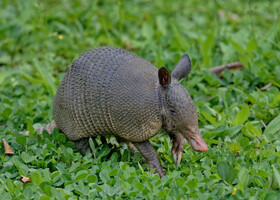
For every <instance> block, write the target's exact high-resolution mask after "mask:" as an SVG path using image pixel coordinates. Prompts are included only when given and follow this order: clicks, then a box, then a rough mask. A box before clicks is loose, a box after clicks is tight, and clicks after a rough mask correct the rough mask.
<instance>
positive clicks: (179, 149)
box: [169, 133, 185, 166]
mask: <svg viewBox="0 0 280 200" xmlns="http://www.w3.org/2000/svg"><path fill="white" fill-rule="evenodd" d="M169 136H170V139H171V142H172V143H173V146H172V150H171V153H172V155H173V157H174V162H175V163H177V166H179V165H180V163H181V159H182V154H183V150H184V145H185V139H184V137H183V136H182V135H181V134H179V133H177V134H172V133H171V134H169ZM177 156H178V157H177Z"/></svg>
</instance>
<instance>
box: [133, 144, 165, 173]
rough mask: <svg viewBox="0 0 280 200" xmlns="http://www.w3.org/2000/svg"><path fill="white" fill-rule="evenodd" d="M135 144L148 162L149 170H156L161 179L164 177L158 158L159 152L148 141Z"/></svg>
mask: <svg viewBox="0 0 280 200" xmlns="http://www.w3.org/2000/svg"><path fill="white" fill-rule="evenodd" d="M133 144H134V146H135V147H136V148H137V149H138V150H139V152H140V153H141V154H142V156H143V157H144V158H145V160H146V161H147V163H148V165H149V170H150V171H151V170H153V169H156V171H155V172H156V173H158V174H159V176H160V177H163V176H164V172H163V169H162V166H161V164H160V161H159V158H158V156H157V152H156V151H155V149H154V148H153V146H152V145H151V143H150V141H149V140H147V141H145V142H135V143H133Z"/></svg>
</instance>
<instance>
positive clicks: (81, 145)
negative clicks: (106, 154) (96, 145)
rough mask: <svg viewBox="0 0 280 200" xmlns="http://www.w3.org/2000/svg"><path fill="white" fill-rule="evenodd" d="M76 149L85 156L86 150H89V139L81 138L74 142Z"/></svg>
mask: <svg viewBox="0 0 280 200" xmlns="http://www.w3.org/2000/svg"><path fill="white" fill-rule="evenodd" d="M74 143H75V145H76V147H77V149H79V150H80V152H81V153H82V155H86V152H87V150H88V149H89V148H90V145H89V138H82V139H80V140H76V141H74Z"/></svg>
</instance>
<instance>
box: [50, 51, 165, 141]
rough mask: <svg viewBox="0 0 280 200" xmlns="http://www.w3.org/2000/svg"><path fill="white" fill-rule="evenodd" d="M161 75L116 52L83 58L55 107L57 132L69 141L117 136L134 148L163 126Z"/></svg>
mask: <svg viewBox="0 0 280 200" xmlns="http://www.w3.org/2000/svg"><path fill="white" fill-rule="evenodd" d="M157 80H158V79H157V69H156V67H154V66H153V65H152V64H151V63H149V62H147V61H146V60H144V59H142V58H139V57H138V56H136V55H134V54H131V53H129V52H127V51H125V50H122V49H119V48H116V47H100V48H97V49H94V50H92V51H89V52H87V53H85V54H84V55H82V56H81V57H79V58H78V59H77V60H75V62H74V63H73V65H72V66H71V67H70V68H69V70H68V71H67V73H66V75H65V77H64V78H63V80H62V82H61V84H60V86H59V88H58V91H57V94H56V96H55V99H54V103H53V114H54V120H55V122H56V124H57V127H58V128H59V129H60V130H61V131H62V132H63V133H65V134H66V135H67V136H68V138H69V139H71V140H79V139H82V138H87V137H94V136H97V135H105V134H113V135H117V136H119V137H122V138H124V139H127V140H129V141H132V142H140V141H144V140H146V139H148V138H151V137H152V136H154V135H155V134H156V133H157V132H158V131H159V130H160V128H161V126H162V120H161V117H160V110H159V101H158V95H157V90H156V85H157Z"/></svg>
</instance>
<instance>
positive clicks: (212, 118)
mask: <svg viewBox="0 0 280 200" xmlns="http://www.w3.org/2000/svg"><path fill="white" fill-rule="evenodd" d="M201 114H202V115H203V117H205V119H207V121H209V122H210V123H211V124H212V125H215V124H216V119H215V118H214V117H212V116H211V115H209V114H208V113H206V112H204V111H201Z"/></svg>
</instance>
